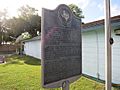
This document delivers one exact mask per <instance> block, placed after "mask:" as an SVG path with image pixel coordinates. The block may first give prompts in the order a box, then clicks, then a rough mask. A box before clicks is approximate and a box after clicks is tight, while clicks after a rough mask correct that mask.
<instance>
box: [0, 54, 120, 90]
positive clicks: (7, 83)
mask: <svg viewBox="0 0 120 90" xmlns="http://www.w3.org/2000/svg"><path fill="white" fill-rule="evenodd" d="M6 62H7V63H5V64H0V90H60V89H43V88H42V87H41V72H40V71H41V65H40V64H41V63H40V60H38V59H35V58H32V57H28V56H23V57H20V56H18V55H14V56H10V57H7V59H6ZM70 90H104V85H103V84H100V83H98V82H95V81H93V80H90V79H87V78H85V77H81V78H80V79H79V80H77V81H76V82H74V83H73V84H71V86H70ZM114 90H120V89H114Z"/></svg>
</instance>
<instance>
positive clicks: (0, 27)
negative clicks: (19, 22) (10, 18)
mask: <svg viewBox="0 0 120 90" xmlns="http://www.w3.org/2000/svg"><path fill="white" fill-rule="evenodd" d="M6 17H7V10H6V9H4V10H3V11H0V44H1V43H2V42H4V39H7V35H6V34H7V31H6V29H5V26H4V25H5V22H6Z"/></svg>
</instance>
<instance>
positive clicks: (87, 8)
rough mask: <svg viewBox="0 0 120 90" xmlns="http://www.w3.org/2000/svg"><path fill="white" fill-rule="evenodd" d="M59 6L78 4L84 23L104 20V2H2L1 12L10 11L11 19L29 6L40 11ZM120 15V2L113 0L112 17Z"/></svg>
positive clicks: (39, 0) (71, 0)
mask: <svg viewBox="0 0 120 90" xmlns="http://www.w3.org/2000/svg"><path fill="white" fill-rule="evenodd" d="M59 4H67V5H69V4H76V5H77V6H78V7H79V8H81V9H82V11H83V15H84V16H85V18H84V19H82V21H83V22H85V23H87V22H92V21H96V20H100V19H103V18H104V0H0V10H3V9H4V8H6V9H8V15H9V16H10V17H12V16H17V9H18V8H20V7H21V6H23V5H29V6H31V7H34V8H36V9H37V10H38V13H39V15H41V8H47V9H55V8H56V7H57V6H58V5H59ZM116 15H120V0H111V16H116Z"/></svg>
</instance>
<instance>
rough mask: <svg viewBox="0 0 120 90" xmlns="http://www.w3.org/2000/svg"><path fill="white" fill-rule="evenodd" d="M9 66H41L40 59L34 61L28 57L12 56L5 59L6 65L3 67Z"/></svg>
mask: <svg viewBox="0 0 120 90" xmlns="http://www.w3.org/2000/svg"><path fill="white" fill-rule="evenodd" d="M10 64H18V65H23V64H29V65H41V61H40V59H36V58H33V57H30V56H26V55H22V56H20V55H12V56H8V57H6V64H5V65H10Z"/></svg>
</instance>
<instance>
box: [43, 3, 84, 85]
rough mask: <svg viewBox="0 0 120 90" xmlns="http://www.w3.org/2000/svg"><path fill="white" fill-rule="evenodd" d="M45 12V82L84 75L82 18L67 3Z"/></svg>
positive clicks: (49, 82) (44, 83)
mask: <svg viewBox="0 0 120 90" xmlns="http://www.w3.org/2000/svg"><path fill="white" fill-rule="evenodd" d="M42 13H43V16H42V70H43V85H47V84H51V83H54V82H58V81H60V80H64V79H68V78H71V77H75V76H78V75H81V73H82V53H81V29H80V25H81V20H80V19H78V18H76V17H75V16H74V15H73V13H72V12H71V10H70V9H69V8H68V7H67V6H66V5H60V6H59V7H58V8H57V9H56V10H47V9H43V11H42Z"/></svg>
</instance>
